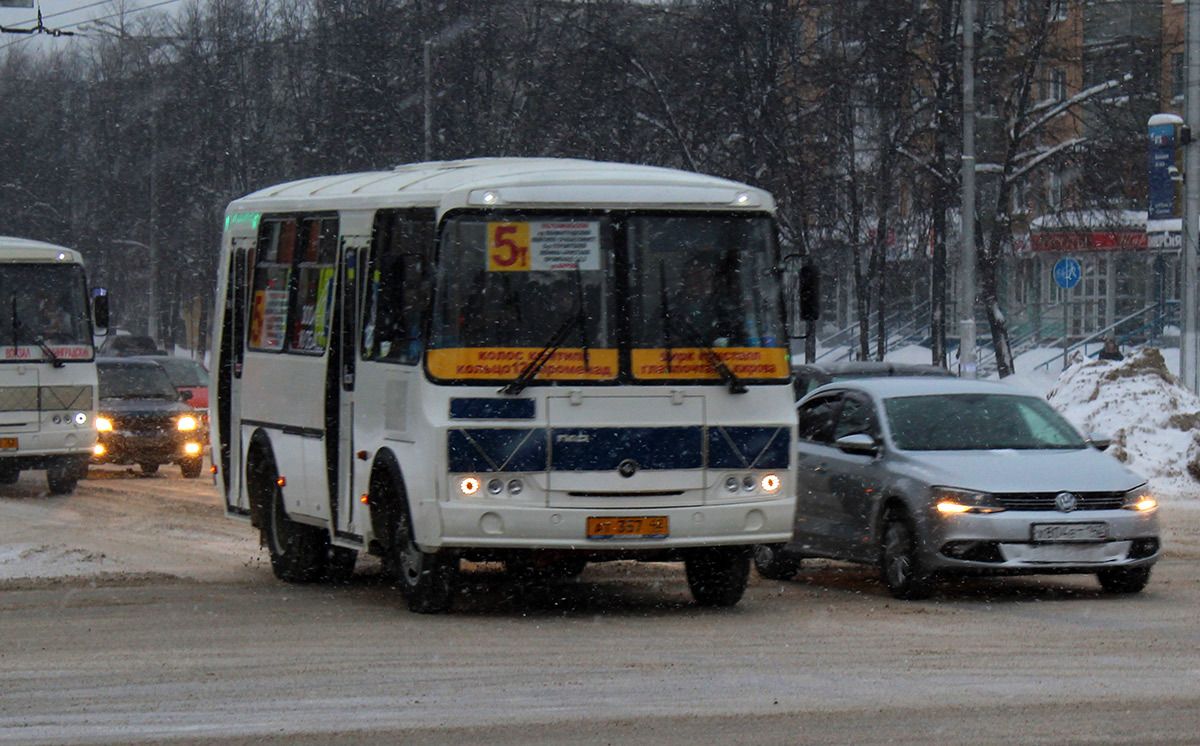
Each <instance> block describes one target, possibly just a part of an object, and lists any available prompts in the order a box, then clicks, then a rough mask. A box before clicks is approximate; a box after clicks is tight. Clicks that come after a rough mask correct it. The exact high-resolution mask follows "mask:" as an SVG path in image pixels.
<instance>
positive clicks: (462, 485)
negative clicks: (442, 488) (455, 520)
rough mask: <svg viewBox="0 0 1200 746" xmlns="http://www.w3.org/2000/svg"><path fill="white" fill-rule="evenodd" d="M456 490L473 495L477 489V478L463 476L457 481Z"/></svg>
mask: <svg viewBox="0 0 1200 746" xmlns="http://www.w3.org/2000/svg"><path fill="white" fill-rule="evenodd" d="M458 490H459V491H460V492H462V493H463V494H464V495H474V494H475V493H476V492H478V491H479V478H478V477H463V478H462V479H461V480H459V482H458Z"/></svg>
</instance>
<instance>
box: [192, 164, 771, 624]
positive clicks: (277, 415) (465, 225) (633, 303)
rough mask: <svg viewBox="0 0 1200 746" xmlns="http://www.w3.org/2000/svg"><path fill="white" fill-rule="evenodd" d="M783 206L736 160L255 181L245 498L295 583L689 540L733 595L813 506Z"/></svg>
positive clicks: (234, 309)
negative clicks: (793, 354) (762, 549)
mask: <svg viewBox="0 0 1200 746" xmlns="http://www.w3.org/2000/svg"><path fill="white" fill-rule="evenodd" d="M774 209H775V207H774V201H773V199H772V197H771V195H770V194H768V193H766V192H764V191H761V190H759V189H754V188H752V187H749V186H746V185H744V184H739V183H736V182H731V181H727V180H724V179H718V178H713V177H709V176H702V175H699V174H693V173H687V172H683V171H675V170H670V169H663V168H652V167H645V166H632V165H624V164H613V163H596V162H591V161H582V160H569V159H520V158H489V159H473V160H464V161H454V162H433V163H419V164H414V165H406V166H401V167H398V168H396V169H395V170H393V171H385V172H375V173H358V174H348V175H341V176H329V177H321V178H312V179H306V180H301V181H295V182H291V183H286V184H281V185H278V186H274V187H271V188H268V189H263V190H261V191H258V192H255V193H253V194H250V195H248V196H246V197H244V198H241V199H238V200H236V201H234V202H232V203H231V204H230V205H229V207H228V209H227V211H226V215H225V232H224V236H223V238H222V254H223V257H222V265H221V266H222V269H221V274H220V278H219V290H218V293H219V295H218V299H219V300H221V301H223V302H222V303H218V312H217V313H216V314H214V316H215V319H214V336H213V338H214V340H216V343H215V345H214V350H215V352H216V361H215V364H214V365H213V366H212V376H213V378H212V381H211V387H212V389H213V390H214V391H215V392H216V396H215V399H214V400H213V403H212V405H211V419H212V422H213V423H214V427H213V443H214V457H215V458H214V461H215V463H216V465H217V467H218V473H219V478H218V483H219V486H220V487H221V488H222V489H223V490H224V495H225V502H226V512H227V514H228V515H230V516H231V517H237V518H241V519H244V520H248V521H249V522H251V523H252V524H253V525H254V526H256V527H258V528H259V530H260V531H261V535H262V541H263V543H264V545H265V546H266V547H267V548H268V549H269V551H270V555H271V562H272V566H273V569H274V572H275V574H276V575H277V576H278V577H280V578H282V579H285V580H289V581H299V582H303V581H312V580H318V579H322V578H334V577H337V576H339V575H345V574H346V573H349V572H350V571H351V570H352V568H353V566H354V562H355V558H356V557H357V554H358V553H359V552H362V551H366V552H370V553H374V554H378V555H380V556H381V557H382V558H383V560H384V562H385V564H386V565H387V566H388V567H389V568H390V569H391V570H392V571H393V572H394V573H395V575H396V576H397V579H398V581H399V585H400V588H401V590H402V592H403V594H404V597H405V599H406V600H407V603H408V606H409V608H411V609H412V610H414V611H418V612H438V611H443V610H446V609H447V608H448V607H449V605H450V603H451V601H452V597H453V592H454V588H455V578H456V574H457V573H458V571H459V569H460V562H461V561H502V562H504V563H505V564H506V565H507V567H508V569H510V570H514V569H520V571H522V572H526V573H530V574H532V575H534V576H536V577H547V576H559V577H562V576H570V575H575V574H578V573H579V572H581V571H582V570H583V567H584V565H585V564H586V563H588V562H597V561H604V560H610V559H642V560H652V561H678V560H682V561H683V562H684V563H685V568H686V575H687V580H688V583H689V586H690V588H691V590H692V593H693V595H694V597H695V598H696V600H697V601H698V602H699V603H701V604H704V605H731V604H734V603H736V602H737V601H738V600H739V599H740V598H741V596H742V594H743V591H744V590H745V587H746V583H747V578H748V573H749V557H750V551H751V548H752V546H753V545H755V544H769V543H772V542H784V541H788V540H789V539H790V537H791V534H792V519H793V515H794V510H795V508H794V495H793V477H792V474H791V466H792V450H793V448H792V444H793V443H794V437H795V433H794V430H795V416H794V409H793V398H792V393H791V387H790V384H789V377H790V367H789V360H788V347H787V341H788V340H787V339H786V338H785V330H784V324H783V319H782V314H783V310H782V309H783V303H782V298H781V294H780V290H779V287H780V282H779V271H780V270H779V257H778V250H777V246H776V240H775V225H774V220H773V213H774Z"/></svg>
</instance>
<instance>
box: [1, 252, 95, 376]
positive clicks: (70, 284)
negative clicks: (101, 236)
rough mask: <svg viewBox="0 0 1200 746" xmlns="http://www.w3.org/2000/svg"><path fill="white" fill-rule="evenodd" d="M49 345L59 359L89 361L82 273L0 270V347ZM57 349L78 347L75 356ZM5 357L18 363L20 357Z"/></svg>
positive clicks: (52, 267) (65, 267)
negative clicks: (84, 358) (76, 358)
mask: <svg viewBox="0 0 1200 746" xmlns="http://www.w3.org/2000/svg"><path fill="white" fill-rule="evenodd" d="M39 344H47V345H53V346H54V347H55V348H56V349H55V353H56V355H58V356H59V357H64V356H65V357H67V358H73V357H87V358H90V357H91V354H92V353H91V350H90V349H82V348H84V347H85V346H86V347H87V348H90V347H91V344H92V338H91V325H90V323H89V316H88V308H87V293H86V285H85V282H84V274H83V268H82V267H80V266H78V265H73V264H4V265H0V346H8V347H14V346H16V347H34V348H36V347H37V346H38V345H39ZM59 345H63V346H68V347H77V348H81V349H80V350H79V354H74V353H73V351H70V350H68V351H66V354H65V355H64V351H63V350H60V349H58V346H59ZM9 357H14V358H21V357H24V356H22V355H10V356H9Z"/></svg>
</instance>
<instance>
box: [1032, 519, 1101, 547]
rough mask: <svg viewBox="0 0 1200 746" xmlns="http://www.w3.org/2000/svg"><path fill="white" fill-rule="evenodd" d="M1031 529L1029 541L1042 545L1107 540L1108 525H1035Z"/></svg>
mask: <svg viewBox="0 0 1200 746" xmlns="http://www.w3.org/2000/svg"><path fill="white" fill-rule="evenodd" d="M1032 529H1033V535H1032V536H1031V539H1032V540H1033V541H1035V542H1042V543H1060V542H1072V541H1105V540H1106V539H1108V525H1107V524H1104V523H1035V524H1033V526H1032Z"/></svg>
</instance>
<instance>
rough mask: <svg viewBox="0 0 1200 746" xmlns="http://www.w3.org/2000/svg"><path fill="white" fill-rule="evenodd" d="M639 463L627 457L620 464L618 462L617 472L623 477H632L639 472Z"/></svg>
mask: <svg viewBox="0 0 1200 746" xmlns="http://www.w3.org/2000/svg"><path fill="white" fill-rule="evenodd" d="M637 470H638V464H637V462H636V461H634V460H633V459H631V458H627V459H625V460H624V461H622V462H621V463H620V464H617V473H618V474H620V475H621V476H623V477H632V476H633V475H634V474H636V473H637Z"/></svg>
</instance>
